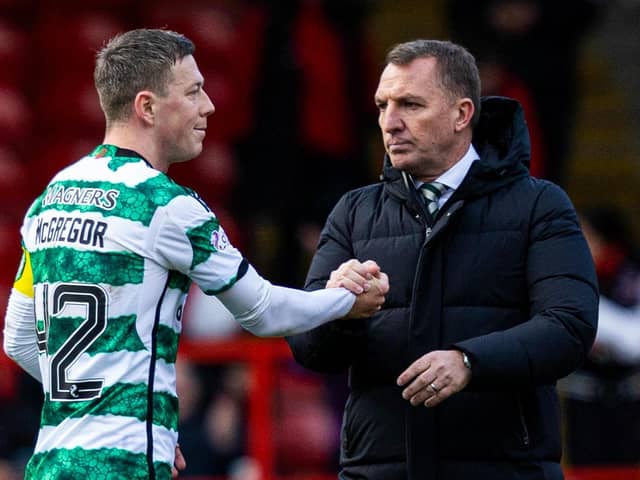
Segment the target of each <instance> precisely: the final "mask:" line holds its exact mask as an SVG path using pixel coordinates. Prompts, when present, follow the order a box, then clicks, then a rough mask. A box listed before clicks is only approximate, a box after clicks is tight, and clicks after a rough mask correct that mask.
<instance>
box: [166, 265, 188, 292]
mask: <svg viewBox="0 0 640 480" xmlns="http://www.w3.org/2000/svg"><path fill="white" fill-rule="evenodd" d="M189 287H191V279H190V278H189V277H187V276H186V275H184V274H182V273H180V272H176V271H175V270H171V271H169V288H175V289H177V290H180V291H181V292H182V293H187V292H188V291H189Z"/></svg>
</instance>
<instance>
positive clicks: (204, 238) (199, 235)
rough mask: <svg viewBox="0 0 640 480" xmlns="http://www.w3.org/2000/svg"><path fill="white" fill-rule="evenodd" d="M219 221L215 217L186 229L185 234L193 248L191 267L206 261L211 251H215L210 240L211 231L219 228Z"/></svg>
mask: <svg viewBox="0 0 640 480" xmlns="http://www.w3.org/2000/svg"><path fill="white" fill-rule="evenodd" d="M219 228H220V222H218V219H217V218H211V219H209V220H207V221H206V222H204V223H203V224H202V225H198V226H197V227H194V228H191V229H189V230H187V232H186V235H187V238H188V239H189V241H190V242H191V248H192V250H193V260H192V262H191V269H193V268H194V267H195V266H196V265H199V264H200V263H202V262H206V261H207V259H208V258H209V257H210V256H211V254H212V253H215V252H217V250H216V248H215V247H214V246H213V244H212V242H211V235H212V234H213V232H215V231H217V230H219Z"/></svg>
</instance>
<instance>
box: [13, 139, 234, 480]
mask: <svg viewBox="0 0 640 480" xmlns="http://www.w3.org/2000/svg"><path fill="white" fill-rule="evenodd" d="M21 233H22V241H23V247H24V251H25V262H24V264H25V268H26V269H29V268H30V269H31V272H27V274H23V275H21V278H29V276H28V273H31V274H32V276H33V277H32V278H33V288H32V289H30V288H25V286H24V284H23V285H22V291H28V292H31V291H32V292H33V296H34V302H35V310H36V333H37V341H38V349H39V362H40V370H41V374H42V385H43V390H44V394H45V401H44V406H43V410H42V417H41V423H40V431H39V434H38V441H37V445H36V448H35V452H34V455H33V457H32V458H31V460H30V462H29V464H28V466H27V471H26V478H28V479H34V480H36V479H37V480H47V479H68V478H86V479H125V478H126V479H128V480H133V479H145V480H146V479H149V478H155V479H169V478H171V465H172V462H173V458H174V453H175V444H176V441H177V436H178V434H177V423H178V399H177V396H176V385H175V360H176V354H177V348H178V338H179V335H180V331H181V323H180V321H181V314H182V308H183V304H184V300H185V298H186V294H187V291H188V289H189V286H190V284H191V281H195V282H196V283H197V284H198V285H199V286H200V287H201V288H202V290H203V291H205V292H206V293H208V294H215V293H218V292H221V291H223V290H225V289H227V288H229V287H230V286H231V285H233V284H234V283H235V282H236V280H238V279H239V278H240V277H241V276H242V275H244V272H246V269H247V263H246V261H245V260H243V258H242V256H241V254H240V253H239V252H238V251H237V250H236V249H235V248H234V247H233V246H232V245H230V244H229V241H228V240H227V237H226V235H225V233H224V231H223V229H222V228H221V226H220V225H219V223H218V220H217V219H216V217H215V215H214V214H213V213H212V212H211V211H210V210H209V208H207V207H206V205H204V204H203V203H202V201H201V200H199V199H198V197H197V196H196V195H195V194H193V193H192V192H191V191H190V190H188V189H186V188H184V187H181V186H179V185H177V184H176V183H174V182H173V181H172V180H171V179H170V178H169V177H167V176H166V175H165V174H163V173H162V172H159V171H157V170H154V169H153V168H151V167H150V166H149V164H147V162H146V161H145V160H144V159H142V158H141V157H140V156H139V155H137V154H136V153H135V152H131V151H128V150H121V149H118V148H117V147H114V146H111V145H101V146H99V147H97V148H96V149H95V150H94V152H93V153H91V154H90V155H89V156H87V157H85V158H83V159H81V160H79V161H78V162H76V163H75V164H73V165H71V166H69V167H68V168H66V169H64V170H62V171H61V172H60V173H58V175H56V176H55V177H54V178H53V180H52V181H51V183H50V184H49V185H48V186H47V188H46V190H45V191H44V192H43V193H42V195H41V196H40V197H39V198H37V199H36V201H35V202H34V203H33V205H32V206H31V208H30V210H29V212H28V213H27V215H26V217H25V220H24V224H23V227H22V231H21Z"/></svg>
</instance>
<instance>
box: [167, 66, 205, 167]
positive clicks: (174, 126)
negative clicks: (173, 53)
mask: <svg viewBox="0 0 640 480" xmlns="http://www.w3.org/2000/svg"><path fill="white" fill-rule="evenodd" d="M203 84H204V79H203V77H202V74H201V73H200V70H198V66H197V64H196V61H195V59H194V58H193V56H192V55H188V56H186V57H184V58H182V59H181V60H178V61H177V62H176V64H175V66H174V67H173V79H172V81H171V82H170V83H169V86H168V88H167V90H168V92H167V95H166V96H164V97H158V101H157V112H156V118H157V125H156V127H157V130H156V131H157V134H158V137H157V139H158V142H159V144H160V149H161V152H162V156H163V157H164V159H165V160H166V163H167V165H170V164H172V163H177V162H184V161H187V160H191V159H192V158H194V157H197V156H198V155H199V154H200V152H202V142H203V140H204V137H205V134H206V129H207V117H208V116H209V115H211V114H212V113H213V112H214V111H215V108H214V106H213V103H211V100H210V99H209V96H208V95H207V94H206V92H205V91H204V88H203Z"/></svg>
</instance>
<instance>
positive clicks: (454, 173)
mask: <svg viewBox="0 0 640 480" xmlns="http://www.w3.org/2000/svg"><path fill="white" fill-rule="evenodd" d="M476 160H480V156H479V155H478V152H477V151H476V149H475V148H474V147H473V145H472V144H469V148H468V150H467V152H466V153H465V154H464V155H463V156H462V158H461V159H460V160H458V161H457V162H456V163H455V164H454V165H453V166H452V167H451V168H449V170H447V171H446V172H444V173H443V174H442V175H440V176H439V177H438V178H436V179H435V180H434V181H436V182H440V183H442V184H444V185H446V186H447V187H449V192H452V191H454V190H457V189H458V187H459V186H460V184H461V183H462V181H463V180H464V177H466V176H467V173H468V172H469V169H470V168H471V164H472V163H473V162H475V161H476ZM413 183H414V184H415V186H416V188H420V186H421V185H422V184H423V183H424V182H421V181H419V180H415V179H414V181H413Z"/></svg>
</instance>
